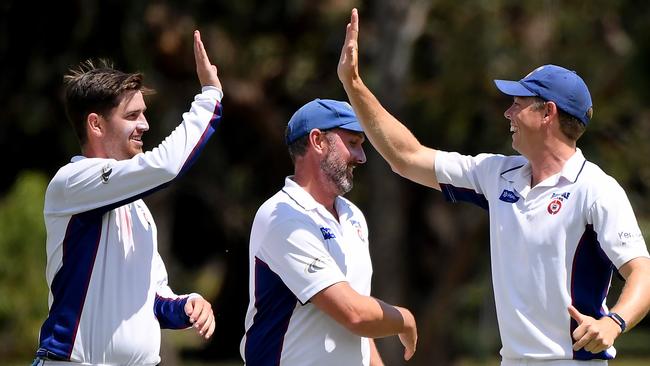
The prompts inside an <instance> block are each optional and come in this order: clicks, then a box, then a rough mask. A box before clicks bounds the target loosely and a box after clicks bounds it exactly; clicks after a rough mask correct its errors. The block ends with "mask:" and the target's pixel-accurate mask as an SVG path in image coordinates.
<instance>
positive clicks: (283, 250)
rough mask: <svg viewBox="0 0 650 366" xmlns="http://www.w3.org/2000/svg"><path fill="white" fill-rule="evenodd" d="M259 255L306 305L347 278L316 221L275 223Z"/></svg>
mask: <svg viewBox="0 0 650 366" xmlns="http://www.w3.org/2000/svg"><path fill="white" fill-rule="evenodd" d="M256 257H257V258H258V259H260V260H261V261H263V262H264V263H266V264H267V265H268V266H269V268H270V269H271V270H272V271H273V272H274V273H276V274H277V275H278V276H279V277H280V279H282V282H284V284H285V285H286V286H287V287H288V288H289V290H291V292H293V293H294V295H296V297H297V298H298V300H299V301H300V302H301V303H303V304H305V303H307V302H308V301H309V299H311V297H312V296H314V295H315V294H317V293H318V292H319V291H321V290H323V289H325V288H327V287H329V286H331V285H333V284H335V283H337V282H343V281H347V279H346V277H345V275H344V274H343V272H342V271H341V269H340V268H339V267H338V265H337V264H336V262H335V261H334V259H333V258H332V256H331V255H330V254H329V252H328V250H327V248H326V239H324V238H323V234H322V233H321V231H320V229H319V228H318V227H317V226H316V225H315V224H314V223H313V222H304V221H302V220H287V221H283V222H279V223H276V224H274V225H273V227H271V228H270V230H269V231H268V235H267V237H266V238H265V240H264V242H263V243H262V245H261V246H260V248H259V250H258V252H257V253H256Z"/></svg>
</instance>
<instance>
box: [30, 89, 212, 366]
mask: <svg viewBox="0 0 650 366" xmlns="http://www.w3.org/2000/svg"><path fill="white" fill-rule="evenodd" d="M222 96H223V93H222V92H221V90H220V89H217V88H214V87H204V88H203V92H202V93H201V94H199V95H197V96H196V97H195V98H194V102H193V103H192V106H191V109H190V111H189V112H187V113H184V114H183V122H182V123H181V124H180V125H179V126H178V127H177V128H176V129H175V130H174V131H173V132H172V133H171V134H170V135H169V136H168V137H167V138H166V139H165V140H164V141H163V142H162V143H161V144H160V145H158V147H156V148H154V149H153V150H152V151H147V152H144V153H141V154H138V155H136V156H134V157H133V158H131V159H128V160H120V161H117V160H113V159H100V158H84V157H82V156H76V157H74V158H72V162H71V163H69V164H67V165H65V166H64V167H62V168H61V169H59V171H58V172H57V173H56V175H55V176H54V178H53V179H52V181H51V182H50V184H49V185H48V187H47V191H46V193H45V209H44V214H45V226H46V229H47V268H46V277H47V283H48V286H49V288H50V293H49V309H50V310H49V314H48V318H47V319H46V320H45V322H44V324H43V326H42V327H41V331H40V343H39V349H38V351H37V353H36V354H37V356H40V357H47V358H50V359H54V360H61V361H72V362H77V363H85V364H93V365H95V364H107V365H156V364H158V363H159V362H160V356H159V351H160V328H161V327H163V328H185V327H187V326H189V325H190V324H189V322H188V319H187V315H185V311H184V309H183V307H184V305H185V302H186V301H187V296H181V297H179V296H177V295H175V294H174V292H173V291H172V290H171V289H170V288H169V286H167V271H166V270H165V265H164V263H163V261H162V259H161V257H160V255H159V254H158V243H157V239H156V225H155V223H154V220H153V218H152V217H151V213H150V212H149V210H148V209H147V206H146V205H145V204H144V202H143V201H142V200H141V199H140V198H142V197H144V196H147V195H149V194H151V193H153V192H155V191H157V190H159V189H161V188H163V187H165V186H166V185H167V184H170V183H171V181H172V180H173V179H175V178H176V177H177V176H179V175H180V174H182V173H183V172H185V171H186V170H187V169H188V168H189V167H190V166H191V165H192V163H193V162H194V160H195V159H196V157H197V156H198V154H199V153H200V151H201V150H202V148H203V146H204V145H205V143H206V142H207V140H208V139H209V137H210V135H212V133H213V132H214V128H215V127H216V125H217V123H218V122H219V120H220V119H221V103H220V101H221V97H222Z"/></svg>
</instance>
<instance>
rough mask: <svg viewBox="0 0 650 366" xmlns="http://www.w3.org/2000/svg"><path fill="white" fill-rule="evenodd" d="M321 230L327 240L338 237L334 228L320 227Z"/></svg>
mask: <svg viewBox="0 0 650 366" xmlns="http://www.w3.org/2000/svg"><path fill="white" fill-rule="evenodd" d="M320 232H321V234H323V239H325V240H327V239H334V238H336V236H335V235H334V233H333V232H332V229H330V228H328V227H322V228H320Z"/></svg>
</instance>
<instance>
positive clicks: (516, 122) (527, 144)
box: [504, 97, 545, 156]
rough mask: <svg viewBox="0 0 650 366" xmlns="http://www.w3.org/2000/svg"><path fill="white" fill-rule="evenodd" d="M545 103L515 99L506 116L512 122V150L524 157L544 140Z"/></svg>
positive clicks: (525, 98)
mask: <svg viewBox="0 0 650 366" xmlns="http://www.w3.org/2000/svg"><path fill="white" fill-rule="evenodd" d="M544 104H545V103H544V102H540V100H539V99H538V98H534V97H514V101H513V103H512V105H511V106H510V108H508V109H507V110H506V111H505V112H504V116H505V117H506V118H507V119H508V120H509V121H510V132H512V148H513V149H515V150H516V151H517V152H519V153H520V154H522V155H524V156H528V153H529V152H530V151H531V149H534V148H535V146H538V145H539V143H540V142H541V140H542V138H543V134H542V133H540V130H541V128H542V122H543V119H544V116H545V114H544V110H545V109H544V108H543V106H544Z"/></svg>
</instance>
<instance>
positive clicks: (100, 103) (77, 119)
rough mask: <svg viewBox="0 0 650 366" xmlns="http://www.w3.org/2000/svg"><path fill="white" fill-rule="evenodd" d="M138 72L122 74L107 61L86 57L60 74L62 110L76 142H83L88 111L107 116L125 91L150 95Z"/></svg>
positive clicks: (84, 140)
mask: <svg viewBox="0 0 650 366" xmlns="http://www.w3.org/2000/svg"><path fill="white" fill-rule="evenodd" d="M143 79H144V75H143V74H142V73H139V72H137V73H125V72H122V71H119V70H116V69H115V68H114V67H113V63H112V62H111V61H110V60H106V59H100V60H98V61H93V60H86V61H84V62H82V63H80V64H79V65H78V66H77V67H76V68H74V69H70V71H69V73H68V74H67V75H65V76H64V77H63V83H64V87H65V99H64V104H65V112H66V115H67V116H68V120H69V121H70V123H71V124H72V127H73V128H74V130H75V133H76V134H77V138H78V139H79V143H80V144H81V146H83V145H84V144H85V143H86V142H87V135H86V118H87V117H88V114H90V113H97V114H100V115H102V116H104V117H107V118H108V117H110V113H111V110H112V109H113V108H115V107H117V106H118V105H119V104H120V102H121V101H122V98H123V97H124V95H125V92H127V91H140V92H142V93H143V94H145V95H147V94H152V93H153V92H154V91H153V90H152V89H149V88H147V87H145V86H144V85H143V84H142V82H143Z"/></svg>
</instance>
